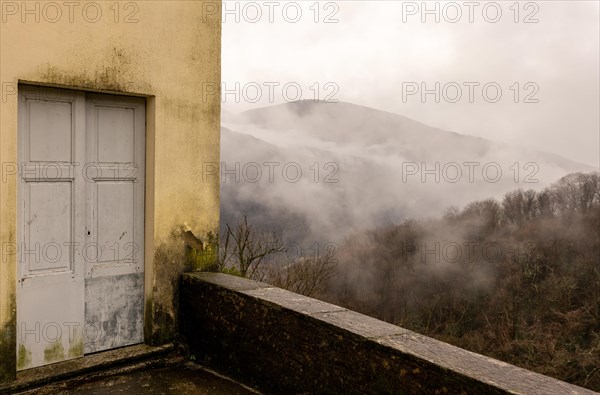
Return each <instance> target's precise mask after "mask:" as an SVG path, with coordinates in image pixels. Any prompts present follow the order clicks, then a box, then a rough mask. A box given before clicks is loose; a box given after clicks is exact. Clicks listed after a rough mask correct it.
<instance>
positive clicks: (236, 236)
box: [219, 215, 287, 278]
mask: <svg viewBox="0 0 600 395" xmlns="http://www.w3.org/2000/svg"><path fill="white" fill-rule="evenodd" d="M286 250H287V249H286V248H285V246H284V244H283V241H282V239H281V235H280V234H279V233H276V232H269V231H264V232H260V231H258V230H256V229H255V228H254V226H253V225H250V224H248V216H247V215H244V219H243V220H242V221H241V222H240V223H239V224H238V225H237V226H236V227H235V229H231V227H230V226H229V224H228V225H227V229H226V231H225V238H224V240H223V243H222V245H221V248H220V252H219V261H220V268H221V270H223V269H231V268H235V269H237V270H238V271H239V274H240V275H241V276H242V277H248V278H255V277H256V276H257V274H258V273H259V269H260V268H261V264H262V263H263V262H264V260H265V258H267V257H269V256H271V255H275V254H278V253H282V252H285V251H286Z"/></svg>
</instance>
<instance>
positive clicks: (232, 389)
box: [36, 362, 258, 395]
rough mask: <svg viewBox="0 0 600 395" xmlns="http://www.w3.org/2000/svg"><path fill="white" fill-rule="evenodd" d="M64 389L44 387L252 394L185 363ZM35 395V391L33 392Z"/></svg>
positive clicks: (93, 392)
mask: <svg viewBox="0 0 600 395" xmlns="http://www.w3.org/2000/svg"><path fill="white" fill-rule="evenodd" d="M65 387H66V388H63V389H60V388H56V387H54V388H47V390H48V391H49V392H47V393H52V394H82V395H105V394H126V395H127V394H131V395H134V394H135V395H138V394H149V395H150V394H151V395H163V394H190V395H196V394H198V395H204V394H215V395H254V394H257V393H258V392H256V391H252V390H249V389H248V388H245V387H243V386H241V385H240V384H238V383H235V382H233V381H230V380H228V379H226V378H223V377H219V376H217V375H215V374H213V373H212V372H208V371H206V370H203V369H202V368H201V367H200V366H198V365H196V364H194V363H192V362H187V363H183V364H181V365H175V366H169V367H162V368H153V369H147V370H146V369H145V370H141V371H135V372H132V373H127V374H121V375H117V376H110V377H104V378H101V379H98V380H94V381H91V382H87V383H83V384H78V385H74V386H69V385H68V384H67V385H66V386H65ZM36 393H37V394H39V393H40V392H39V390H38V392H36Z"/></svg>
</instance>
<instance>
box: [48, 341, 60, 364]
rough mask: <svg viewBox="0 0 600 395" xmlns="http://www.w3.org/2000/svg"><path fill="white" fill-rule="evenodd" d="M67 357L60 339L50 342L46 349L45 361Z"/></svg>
mask: <svg viewBox="0 0 600 395" xmlns="http://www.w3.org/2000/svg"><path fill="white" fill-rule="evenodd" d="M64 359H65V349H64V348H63V345H62V342H61V341H60V340H59V341H57V342H54V343H52V344H50V345H49V346H48V347H46V349H45V350H44V362H46V363H52V362H57V361H62V360H64Z"/></svg>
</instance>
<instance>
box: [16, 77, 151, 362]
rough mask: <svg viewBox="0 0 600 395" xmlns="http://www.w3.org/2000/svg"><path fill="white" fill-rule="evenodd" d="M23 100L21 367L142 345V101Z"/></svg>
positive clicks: (43, 92)
mask: <svg viewBox="0 0 600 395" xmlns="http://www.w3.org/2000/svg"><path fill="white" fill-rule="evenodd" d="M19 92H20V93H19V95H20V96H19V156H20V160H19V170H20V172H19V174H20V184H19V185H20V186H19V194H18V196H19V210H18V229H19V235H18V236H17V239H18V241H19V244H18V248H17V250H18V254H19V265H18V273H17V368H18V369H19V370H23V369H27V368H31V367H36V366H40V365H45V364H48V363H53V362H58V361H62V360H67V359H72V358H77V357H80V356H82V355H84V353H92V352H96V351H101V350H106V349H110V348H116V347H121V346H126V345H130V344H135V343H140V342H142V341H143V302H144V297H143V295H144V292H143V288H144V287H143V280H144V259H143V258H144V245H143V242H144V168H145V163H144V157H145V101H144V99H142V98H134V97H124V96H116V95H101V94H93V93H86V92H80V91H72V90H63V89H53V88H42V87H34V86H27V85H22V86H20V91H19Z"/></svg>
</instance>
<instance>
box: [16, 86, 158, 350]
mask: <svg viewBox="0 0 600 395" xmlns="http://www.w3.org/2000/svg"><path fill="white" fill-rule="evenodd" d="M48 88H56V89H62V90H69V91H74V92H79V93H83V94H84V95H85V94H87V93H97V94H102V95H114V96H115V97H116V99H117V100H119V99H120V100H127V99H128V98H143V99H144V105H145V128H144V153H145V155H144V160H143V162H144V164H143V166H144V169H143V170H144V183H145V186H144V198H143V201H144V215H143V241H144V248H143V252H141V254H142V259H143V260H144V268H143V270H144V289H143V313H142V314H143V337H144V343H145V344H149V343H150V339H151V334H152V331H151V327H152V311H151V309H150V307H151V301H152V293H153V286H152V284H153V277H154V247H155V246H154V244H155V243H154V221H155V215H154V207H155V205H154V204H155V203H154V202H155V199H154V191H155V182H154V175H155V167H154V163H155V142H154V136H155V127H156V123H155V114H156V110H155V103H156V97H155V96H154V95H152V94H142V93H135V92H122V91H113V90H100V89H89V88H84V87H76V86H68V85H61V84H48V83H43V82H38V81H30V80H21V79H20V80H19V81H18V87H17V95H20V94H21V91H22V90H23V89H40V90H42V89H48ZM18 105H19V106H20V103H19V104H18ZM84 107H85V103H84ZM18 109H19V107H17V110H18ZM17 119H18V121H17V122H18V124H17V139H16V142H17V151H16V152H17V167H18V168H19V169H21V166H22V163H24V161H23V155H24V153H23V152H22V149H23V143H22V141H21V140H22V137H21V130H20V127H21V124H20V123H21V122H22V120H21V117H20V116H18V118H17ZM86 134H87V131H86ZM19 173H20V172H19ZM15 193H16V202H15V203H16V204H17V212H16V214H17V218H16V229H17V234H16V235H15V238H16V240H17V242H20V240H22V236H23V234H22V232H23V230H22V225H23V219H22V218H21V210H20V204H21V202H22V199H23V191H22V187H21V175H20V174H19V179H18V181H17V186H16V191H15ZM86 205H87V203H86ZM15 263H16V265H17V268H16V270H15V271H14V273H15V279H14V281H15V284H16V287H18V286H19V280H20V277H21V263H20V258H18V256H17V259H16V262H15ZM84 270H85V268H84ZM84 275H85V274H84ZM16 298H17V294H15V310H16V309H17V303H16ZM15 317H16V311H15ZM15 324H16V325H18V322H16V321H15ZM16 329H17V328H16V327H15V338H16ZM17 340H18V339H17ZM18 344H19V342H18V341H17V342H16V347H18ZM16 357H17V358H18V350H17V352H16Z"/></svg>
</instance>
